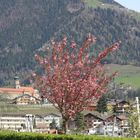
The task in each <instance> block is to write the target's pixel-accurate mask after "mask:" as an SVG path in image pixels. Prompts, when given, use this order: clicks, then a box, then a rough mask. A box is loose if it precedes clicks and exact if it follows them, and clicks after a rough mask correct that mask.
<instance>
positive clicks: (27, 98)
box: [11, 94, 42, 105]
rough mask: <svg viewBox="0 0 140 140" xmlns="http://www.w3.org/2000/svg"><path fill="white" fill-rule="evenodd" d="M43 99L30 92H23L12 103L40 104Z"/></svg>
mask: <svg viewBox="0 0 140 140" xmlns="http://www.w3.org/2000/svg"><path fill="white" fill-rule="evenodd" d="M41 102H42V101H41V100H40V99H38V98H36V97H34V96H31V95H29V94H23V95H20V96H18V97H16V98H15V99H13V100H12V101H11V103H12V104H18V105H23V104H24V105H25V104H40V103H41Z"/></svg>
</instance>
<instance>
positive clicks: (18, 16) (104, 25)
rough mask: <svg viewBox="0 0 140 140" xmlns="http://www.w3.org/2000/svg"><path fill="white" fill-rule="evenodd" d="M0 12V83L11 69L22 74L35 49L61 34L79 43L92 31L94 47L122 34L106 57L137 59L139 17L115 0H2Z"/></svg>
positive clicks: (126, 60)
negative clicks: (114, 49)
mask: <svg viewBox="0 0 140 140" xmlns="http://www.w3.org/2000/svg"><path fill="white" fill-rule="evenodd" d="M91 2H92V3H91ZM0 13H1V14H0V67H1V69H0V85H9V84H10V83H9V79H12V78H13V77H14V75H15V74H18V75H19V76H20V77H21V78H22V77H24V78H25V79H26V77H25V76H26V75H27V74H28V73H29V72H30V70H32V69H34V67H35V62H34V59H33V55H34V53H35V52H36V51H38V49H39V48H41V46H42V45H43V44H44V43H45V42H47V41H49V40H50V39H51V38H52V37H54V38H56V39H60V38H61V37H62V36H63V35H64V34H66V35H67V36H68V38H69V39H75V40H76V42H77V43H78V44H80V42H81V41H82V39H83V38H84V37H85V36H86V34H87V33H88V32H91V33H93V34H94V35H95V36H96V37H97V44H96V45H94V47H92V48H94V50H96V51H93V53H95V52H99V51H101V50H102V49H103V48H104V46H108V45H109V44H111V43H112V42H114V41H116V40H121V41H122V44H121V47H120V49H119V51H118V52H117V53H116V54H115V55H111V56H109V57H108V58H107V59H106V61H107V62H108V63H118V64H134V65H140V46H139V44H140V21H139V20H138V19H137V18H136V17H135V16H133V15H132V14H130V13H131V12H129V11H127V10H126V9H125V8H123V7H122V6H121V5H119V4H117V3H115V2H114V1H113V0H99V1H97V0H65V1H64V0H3V1H0ZM91 52H92V49H91ZM95 55H96V54H95Z"/></svg>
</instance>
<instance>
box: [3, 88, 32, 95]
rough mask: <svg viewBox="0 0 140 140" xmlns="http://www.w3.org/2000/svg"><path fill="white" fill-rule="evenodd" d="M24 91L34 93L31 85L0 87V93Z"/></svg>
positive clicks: (19, 92) (21, 92) (20, 92)
mask: <svg viewBox="0 0 140 140" xmlns="http://www.w3.org/2000/svg"><path fill="white" fill-rule="evenodd" d="M24 92H30V93H31V94H34V89H33V88H32V87H20V88H18V89H16V88H0V94H23V93H24Z"/></svg>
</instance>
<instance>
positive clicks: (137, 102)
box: [136, 97, 140, 127]
mask: <svg viewBox="0 0 140 140" xmlns="http://www.w3.org/2000/svg"><path fill="white" fill-rule="evenodd" d="M136 108H137V115H138V124H139V125H138V126H139V127H140V108H139V98H138V97H136Z"/></svg>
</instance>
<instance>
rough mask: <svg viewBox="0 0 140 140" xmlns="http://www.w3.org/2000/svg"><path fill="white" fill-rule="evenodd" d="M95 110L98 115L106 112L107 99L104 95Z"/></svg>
mask: <svg viewBox="0 0 140 140" xmlns="http://www.w3.org/2000/svg"><path fill="white" fill-rule="evenodd" d="M96 110H97V111H98V112H100V113H104V112H107V97H106V95H103V96H102V97H101V98H100V99H99V101H98V102H97V108H96Z"/></svg>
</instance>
